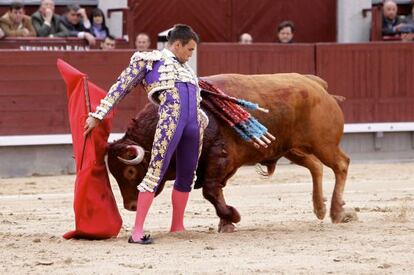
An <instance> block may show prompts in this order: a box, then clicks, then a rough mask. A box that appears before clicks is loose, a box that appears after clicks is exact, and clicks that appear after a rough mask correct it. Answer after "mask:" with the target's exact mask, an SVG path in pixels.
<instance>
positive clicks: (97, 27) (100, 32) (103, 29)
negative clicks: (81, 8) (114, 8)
mask: <svg viewBox="0 0 414 275" xmlns="http://www.w3.org/2000/svg"><path fill="white" fill-rule="evenodd" d="M90 21H91V23H92V27H91V33H92V34H93V35H94V36H95V37H96V38H101V39H105V38H106V37H107V36H108V35H109V29H108V27H107V26H106V23H105V15H104V13H103V11H102V10H101V9H99V8H96V9H93V10H92V13H91V17H90Z"/></svg>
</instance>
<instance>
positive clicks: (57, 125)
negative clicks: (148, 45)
mask: <svg viewBox="0 0 414 275" xmlns="http://www.w3.org/2000/svg"><path fill="white" fill-rule="evenodd" d="M131 54H132V51H111V52H103V51H89V52H25V51H15V50H9V51H4V50H3V51H1V52H0V64H1V66H0V135H19V134H24V135H30V134H59V133H70V128H69V122H68V115H67V108H66V105H67V98H66V86H65V84H64V82H63V80H62V79H61V77H60V75H59V72H58V70H57V68H56V60H57V58H61V59H63V60H65V61H66V62H68V63H69V64H71V65H73V66H74V67H76V68H78V69H79V70H80V71H82V72H84V73H86V74H88V76H89V79H90V80H91V81H92V82H94V83H95V84H97V85H98V86H100V87H102V88H104V89H109V88H110V85H112V84H113V83H114V81H115V80H116V78H117V76H118V75H119V74H120V72H121V71H122V70H123V69H124V68H125V67H126V66H127V65H128V62H129V59H130V57H131ZM146 102H147V99H146V95H145V92H144V91H143V90H139V89H138V88H137V89H135V90H134V91H132V92H131V94H130V95H128V100H124V101H123V102H121V103H120V104H119V107H118V113H117V115H116V117H115V120H114V131H116V132H122V131H124V129H125V128H126V126H127V125H126V124H127V123H128V120H129V118H131V117H133V116H134V115H135V114H136V113H137V111H138V110H140V109H141V108H142V106H143V105H144V104H145V103H146Z"/></svg>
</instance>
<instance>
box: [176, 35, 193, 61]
mask: <svg viewBox="0 0 414 275" xmlns="http://www.w3.org/2000/svg"><path fill="white" fill-rule="evenodd" d="M174 46H175V47H174V49H175V51H174V53H175V56H176V57H177V59H178V61H179V62H180V63H185V62H187V61H188V60H190V58H191V56H192V55H193V52H194V51H195V49H196V47H197V43H196V42H195V41H194V40H193V39H191V40H190V41H189V42H188V43H187V44H185V45H183V43H182V42H181V41H176V44H175V45H174Z"/></svg>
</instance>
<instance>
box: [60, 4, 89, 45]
mask: <svg viewBox="0 0 414 275" xmlns="http://www.w3.org/2000/svg"><path fill="white" fill-rule="evenodd" d="M62 23H63V25H64V26H65V27H66V28H67V29H68V30H69V36H70V37H78V38H83V39H86V40H87V41H88V43H89V45H95V43H96V41H95V37H94V36H93V35H92V34H91V33H90V32H89V31H90V27H91V23H90V21H89V19H88V16H87V15H86V11H85V9H81V8H80V7H79V6H78V5H68V6H67V7H66V11H65V14H64V16H63V17H62Z"/></svg>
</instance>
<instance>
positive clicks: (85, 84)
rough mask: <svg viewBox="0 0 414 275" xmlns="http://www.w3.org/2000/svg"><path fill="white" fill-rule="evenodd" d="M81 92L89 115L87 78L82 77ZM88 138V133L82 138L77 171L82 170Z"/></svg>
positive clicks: (89, 104)
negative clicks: (83, 93)
mask: <svg viewBox="0 0 414 275" xmlns="http://www.w3.org/2000/svg"><path fill="white" fill-rule="evenodd" d="M83 90H84V92H85V103H86V114H88V115H89V112H90V111H91V103H90V100H89V89H88V78H87V77H86V76H84V77H83ZM88 136H90V133H88V134H87V135H86V136H84V137H83V146H82V156H81V163H80V167H79V170H81V169H82V165H83V157H84V156H85V147H86V139H87V138H88Z"/></svg>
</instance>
